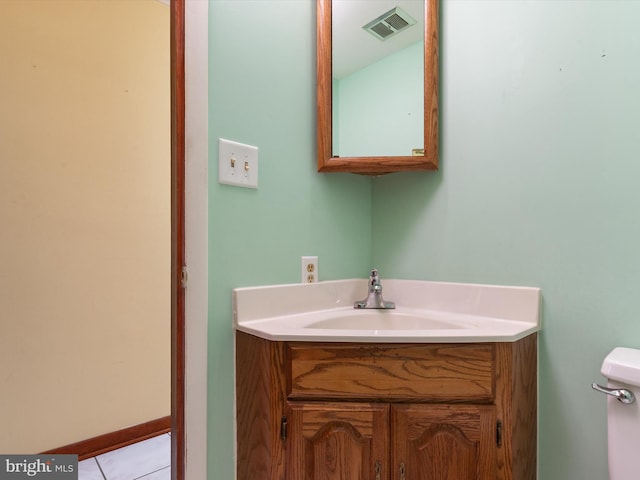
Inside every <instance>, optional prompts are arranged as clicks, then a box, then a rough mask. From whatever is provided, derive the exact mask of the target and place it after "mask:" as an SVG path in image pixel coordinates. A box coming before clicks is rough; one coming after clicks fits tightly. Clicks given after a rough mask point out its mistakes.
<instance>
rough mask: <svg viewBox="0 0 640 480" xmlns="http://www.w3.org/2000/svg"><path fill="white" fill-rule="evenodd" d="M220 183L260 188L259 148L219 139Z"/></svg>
mask: <svg viewBox="0 0 640 480" xmlns="http://www.w3.org/2000/svg"><path fill="white" fill-rule="evenodd" d="M218 183H224V184H226V185H235V186H237V187H246V188H258V147H253V146H251V145H245V144H244V143H238V142H234V141H231V140H225V139H224V138H220V139H218Z"/></svg>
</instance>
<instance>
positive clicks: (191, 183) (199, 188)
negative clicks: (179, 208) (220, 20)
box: [184, 1, 209, 480]
mask: <svg viewBox="0 0 640 480" xmlns="http://www.w3.org/2000/svg"><path fill="white" fill-rule="evenodd" d="M208 30H209V3H208V2H193V1H185V77H186V78H185V97H186V98H185V149H186V152H185V157H186V158H185V163H186V167H185V258H186V263H187V273H188V279H187V288H186V291H185V323H186V325H185V406H184V408H185V450H186V451H185V456H184V458H185V479H186V480H201V479H203V478H207V338H208V337H207V315H208V311H207V309H208V290H207V279H208V260H207V258H208V236H207V231H208V228H207V226H208V209H207V206H208V151H209V141H208V119H209V110H208Z"/></svg>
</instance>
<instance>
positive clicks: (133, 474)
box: [78, 433, 171, 480]
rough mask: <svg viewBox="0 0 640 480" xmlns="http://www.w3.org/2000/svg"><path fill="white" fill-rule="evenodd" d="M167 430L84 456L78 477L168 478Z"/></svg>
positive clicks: (103, 479)
mask: <svg viewBox="0 0 640 480" xmlns="http://www.w3.org/2000/svg"><path fill="white" fill-rule="evenodd" d="M170 435H171V434H170V433H165V434H163V435H158V436H157V437H153V438H149V439H148V440H144V441H142V442H139V443H134V444H132V445H128V446H126V447H122V448H119V449H118V450H113V451H111V452H107V453H103V454H102V455H98V456H97V457H93V458H87V459H86V460H82V461H81V462H79V463H78V480H138V479H140V480H171V437H170Z"/></svg>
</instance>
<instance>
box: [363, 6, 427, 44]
mask: <svg viewBox="0 0 640 480" xmlns="http://www.w3.org/2000/svg"><path fill="white" fill-rule="evenodd" d="M415 23H416V21H415V20H414V19H413V18H412V17H411V15H409V14H408V13H407V12H405V11H404V10H402V9H401V8H400V7H395V8H392V9H391V10H389V11H388V12H386V13H384V14H382V15H380V16H379V17H378V18H376V19H375V20H372V21H370V22H369V23H367V24H366V25H365V26H364V27H362V28H364V29H365V30H366V31H367V32H369V33H370V34H371V35H373V36H374V37H376V38H377V39H379V40H386V39H387V38H389V37H392V36H393V35H396V34H398V33H400V32H401V31H402V30H404V29H406V28H409V27H410V26H411V25H414V24H415Z"/></svg>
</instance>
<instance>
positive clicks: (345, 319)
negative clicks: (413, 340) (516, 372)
mask: <svg viewBox="0 0 640 480" xmlns="http://www.w3.org/2000/svg"><path fill="white" fill-rule="evenodd" d="M305 328H320V329H330V330H443V329H446V330H449V329H455V328H467V325H466V324H464V323H461V322H447V321H442V320H436V319H434V318H429V317H428V316H424V315H417V314H410V313H401V312H395V311H393V310H356V311H354V312H353V313H351V314H346V315H337V316H334V317H332V318H328V319H326V320H319V321H317V322H312V323H309V324H308V325H306V327H305Z"/></svg>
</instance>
